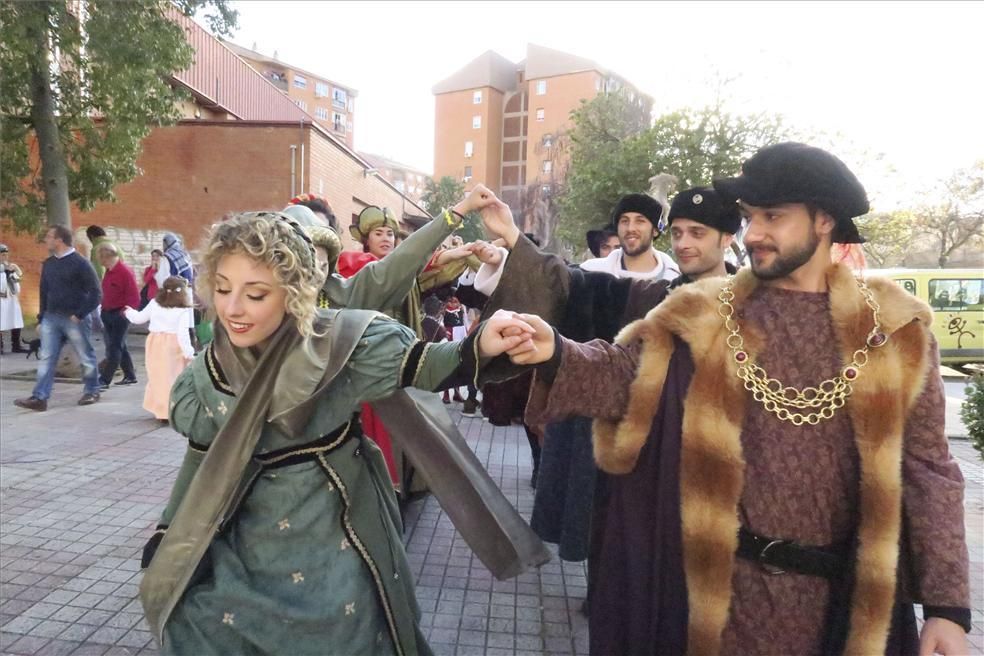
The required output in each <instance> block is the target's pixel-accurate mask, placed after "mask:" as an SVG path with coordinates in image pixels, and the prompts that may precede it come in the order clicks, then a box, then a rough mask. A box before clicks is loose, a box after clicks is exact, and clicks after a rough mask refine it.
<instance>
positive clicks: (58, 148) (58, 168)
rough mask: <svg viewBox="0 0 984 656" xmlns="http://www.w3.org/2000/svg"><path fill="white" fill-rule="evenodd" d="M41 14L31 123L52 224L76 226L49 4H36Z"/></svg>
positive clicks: (32, 92)
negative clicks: (54, 84) (55, 86)
mask: <svg viewBox="0 0 984 656" xmlns="http://www.w3.org/2000/svg"><path fill="white" fill-rule="evenodd" d="M35 11H37V12H38V13H39V14H40V15H39V16H38V17H37V22H36V23H35V27H36V30H37V31H36V34H35V36H36V37H37V45H38V48H37V52H36V55H35V58H34V61H33V62H32V63H31V101H32V102H31V122H32V123H33V124H34V132H35V134H36V135H37V138H38V153H39V155H40V157H41V178H42V180H43V181H44V199H45V212H46V214H47V219H48V223H47V224H48V225H63V226H65V227H67V228H71V227H72V216H71V210H70V207H69V200H68V166H67V165H66V163H65V152H64V150H63V149H62V144H61V137H60V136H59V134H58V119H57V117H56V116H55V98H54V94H53V93H52V89H51V62H50V61H49V57H50V54H51V47H50V44H49V41H48V38H49V33H48V16H49V3H47V2H40V3H37V4H36V5H35Z"/></svg>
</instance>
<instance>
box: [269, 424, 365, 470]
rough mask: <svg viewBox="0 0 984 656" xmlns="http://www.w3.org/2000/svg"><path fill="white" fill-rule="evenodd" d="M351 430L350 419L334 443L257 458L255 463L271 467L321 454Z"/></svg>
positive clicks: (330, 448) (329, 449)
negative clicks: (288, 459) (298, 458)
mask: <svg viewBox="0 0 984 656" xmlns="http://www.w3.org/2000/svg"><path fill="white" fill-rule="evenodd" d="M351 428H352V420H351V419H350V420H349V421H348V422H347V423H346V424H345V428H344V429H343V430H342V433H341V435H339V436H338V439H336V440H335V441H334V442H331V443H329V444H326V445H324V446H312V447H310V448H307V449H298V450H296V451H291V452H290V453H283V454H281V455H279V456H276V457H273V458H257V459H256V461H257V462H258V463H260V464H261V465H273V464H276V463H278V462H281V461H283V460H286V459H287V458H293V457H294V456H303V455H307V454H309V453H317V454H322V453H324V452H325V451H331V450H332V449H334V448H335V447H337V446H338V445H339V444H341V443H342V442H343V441H344V440H345V437H346V436H347V435H348V432H349V430H350V429H351Z"/></svg>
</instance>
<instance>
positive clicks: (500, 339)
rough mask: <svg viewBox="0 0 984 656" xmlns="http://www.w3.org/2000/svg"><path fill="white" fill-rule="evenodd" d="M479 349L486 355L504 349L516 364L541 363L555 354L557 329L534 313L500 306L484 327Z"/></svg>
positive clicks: (487, 356)
mask: <svg viewBox="0 0 984 656" xmlns="http://www.w3.org/2000/svg"><path fill="white" fill-rule="evenodd" d="M479 352H480V354H481V356H482V357H483V358H492V357H495V356H498V355H502V354H503V353H505V354H506V355H508V356H509V359H510V360H512V362H513V363H514V364H520V365H533V364H539V363H541V362H546V361H547V360H549V359H550V358H551V357H553V353H554V331H553V328H551V327H550V325H549V324H548V323H547V322H545V321H544V320H543V319H541V318H540V317H538V316H536V315H535V314H517V313H515V312H510V311H508V310H497V311H496V312H495V314H493V315H492V317H491V318H490V319H489V320H488V321H487V322H486V325H485V328H484V330H483V331H482V335H481V337H480V338H479Z"/></svg>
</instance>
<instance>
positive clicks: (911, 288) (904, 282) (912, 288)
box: [895, 278, 916, 296]
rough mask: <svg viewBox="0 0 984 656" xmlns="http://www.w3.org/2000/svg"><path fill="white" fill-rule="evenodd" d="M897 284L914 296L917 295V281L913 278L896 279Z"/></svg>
mask: <svg viewBox="0 0 984 656" xmlns="http://www.w3.org/2000/svg"><path fill="white" fill-rule="evenodd" d="M895 282H897V283H898V284H899V287H901V288H902V289H904V290H905V291H907V292H909V293H910V294H912V295H913V296H915V295H916V281H915V280H913V279H912V278H896V279H895Z"/></svg>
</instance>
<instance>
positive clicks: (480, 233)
mask: <svg viewBox="0 0 984 656" xmlns="http://www.w3.org/2000/svg"><path fill="white" fill-rule="evenodd" d="M464 197H465V185H464V183H463V182H458V181H457V180H455V179H454V178H452V177H451V176H450V175H445V176H443V177H441V178H440V179H439V180H434V178H427V182H426V183H425V184H424V192H423V193H422V194H421V196H420V201H421V202H422V203H423V204H424V209H425V210H427V213H428V214H430V215H431V216H433V217H439V216H440V214H441V212H443V211H444V208H446V207H453V206H454V205H455V204H456V203H457V202H458V201H460V200H461V199H462V198H464ZM457 234H458V235H459V236H460V237H461V238H462V239H463V240H465V242H466V243H467V242H472V241H475V240H476V239H485V231H484V229H483V228H482V217H481V216H480V215H479V214H478V213H477V212H470V213H468V214H467V215H465V221H464V224H463V225H462V226H461V227H460V228H459V229H458V232H457Z"/></svg>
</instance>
